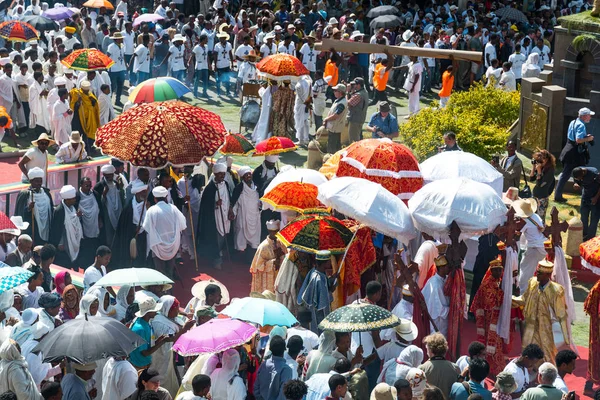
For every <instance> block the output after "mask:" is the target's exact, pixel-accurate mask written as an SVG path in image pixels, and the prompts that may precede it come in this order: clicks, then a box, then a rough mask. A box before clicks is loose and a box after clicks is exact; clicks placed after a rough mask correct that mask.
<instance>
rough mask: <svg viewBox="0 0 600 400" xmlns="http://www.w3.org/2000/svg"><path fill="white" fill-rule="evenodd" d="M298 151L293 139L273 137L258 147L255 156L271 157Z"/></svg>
mask: <svg viewBox="0 0 600 400" xmlns="http://www.w3.org/2000/svg"><path fill="white" fill-rule="evenodd" d="M296 149H297V147H296V145H295V144H294V142H292V140H291V139H289V138H286V137H281V136H271V137H270V138H268V139H266V140H263V141H262V142H260V143H258V144H257V145H256V151H255V152H254V156H255V157H256V156H270V155H273V154H281V153H287V152H288V151H294V150H296Z"/></svg>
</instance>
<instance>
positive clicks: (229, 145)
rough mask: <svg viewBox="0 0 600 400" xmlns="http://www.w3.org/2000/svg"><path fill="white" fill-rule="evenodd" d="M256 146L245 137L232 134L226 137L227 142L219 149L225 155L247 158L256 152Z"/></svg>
mask: <svg viewBox="0 0 600 400" xmlns="http://www.w3.org/2000/svg"><path fill="white" fill-rule="evenodd" d="M254 150H255V149H254V146H253V145H252V143H250V141H249V140H248V139H246V138H245V137H244V135H240V134H239V133H230V134H228V135H226V136H225V142H224V143H223V146H221V148H220V149H219V152H220V153H221V154H223V155H226V156H227V155H237V156H247V155H249V154H251V153H253V152H254Z"/></svg>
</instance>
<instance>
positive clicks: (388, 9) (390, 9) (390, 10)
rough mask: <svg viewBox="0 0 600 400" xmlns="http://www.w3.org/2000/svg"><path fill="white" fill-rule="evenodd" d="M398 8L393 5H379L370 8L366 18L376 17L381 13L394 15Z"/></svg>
mask: <svg viewBox="0 0 600 400" xmlns="http://www.w3.org/2000/svg"><path fill="white" fill-rule="evenodd" d="M398 12H399V10H398V9H397V8H396V7H394V6H379V7H375V8H372V9H371V10H370V11H369V13H368V14H367V18H377V17H381V16H382V15H396V14H398Z"/></svg>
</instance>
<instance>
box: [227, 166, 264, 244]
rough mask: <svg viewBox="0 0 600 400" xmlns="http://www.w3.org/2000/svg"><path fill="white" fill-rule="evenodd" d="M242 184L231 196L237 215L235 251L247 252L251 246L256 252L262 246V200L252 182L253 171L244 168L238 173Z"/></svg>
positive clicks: (232, 207) (232, 206)
mask: <svg viewBox="0 0 600 400" xmlns="http://www.w3.org/2000/svg"><path fill="white" fill-rule="evenodd" d="M238 173H239V175H240V177H241V178H242V182H241V183H240V184H239V185H237V186H236V188H235V189H234V190H233V195H232V196H231V209H232V211H233V214H234V215H235V227H234V232H235V242H234V244H235V249H236V250H238V251H245V250H246V247H248V246H250V248H252V249H253V250H256V248H257V247H258V245H259V244H260V232H261V226H260V199H259V196H258V191H257V190H256V185H255V184H254V182H252V169H251V168H250V167H242V168H240V170H239V171H238Z"/></svg>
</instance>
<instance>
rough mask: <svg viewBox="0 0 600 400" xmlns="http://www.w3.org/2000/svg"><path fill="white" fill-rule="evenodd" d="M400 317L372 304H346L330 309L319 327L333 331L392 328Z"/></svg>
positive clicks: (397, 323) (398, 322) (398, 321)
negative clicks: (333, 309)
mask: <svg viewBox="0 0 600 400" xmlns="http://www.w3.org/2000/svg"><path fill="white" fill-rule="evenodd" d="M396 325H400V318H398V317H396V316H395V315H394V314H392V313H391V312H389V311H388V310H386V309H385V308H383V307H379V306H377V305H374V304H367V303H356V304H348V305H346V306H343V307H340V308H338V309H336V310H335V311H332V312H331V313H329V315H327V316H326V317H325V319H324V320H323V321H321V323H320V324H319V329H321V330H324V331H334V332H366V331H374V330H379V329H386V328H393V327H394V326H396Z"/></svg>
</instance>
